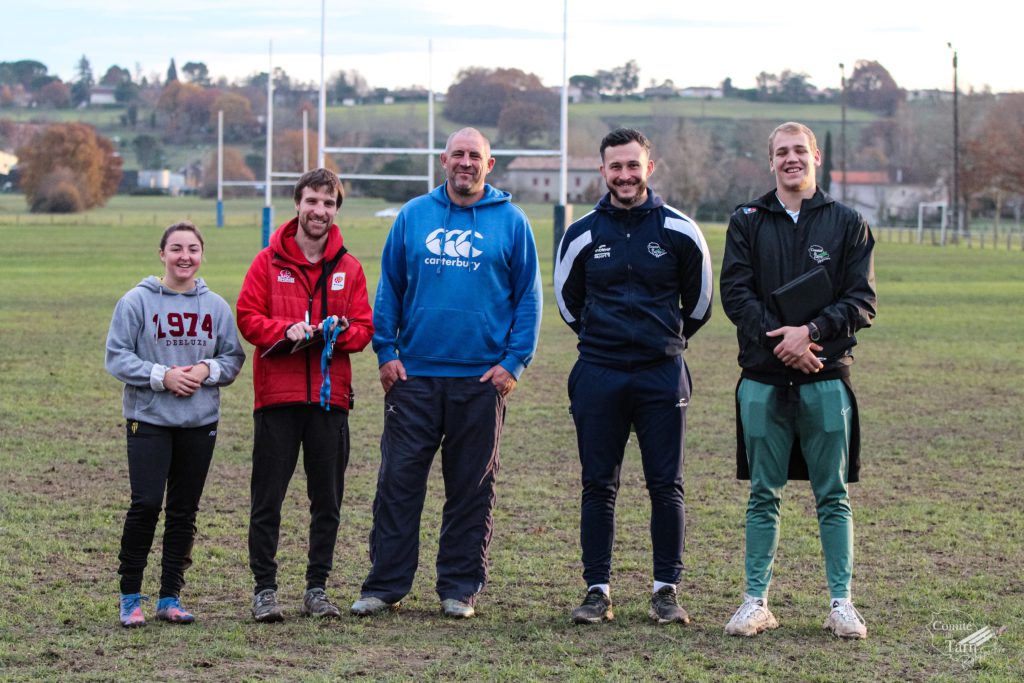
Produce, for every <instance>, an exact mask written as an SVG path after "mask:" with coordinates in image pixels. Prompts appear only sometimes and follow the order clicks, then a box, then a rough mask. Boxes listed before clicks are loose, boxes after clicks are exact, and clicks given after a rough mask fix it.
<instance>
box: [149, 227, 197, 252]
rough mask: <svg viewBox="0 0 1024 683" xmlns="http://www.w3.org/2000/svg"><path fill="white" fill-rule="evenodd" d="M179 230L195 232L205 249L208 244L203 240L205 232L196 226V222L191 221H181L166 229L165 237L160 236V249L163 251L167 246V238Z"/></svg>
mask: <svg viewBox="0 0 1024 683" xmlns="http://www.w3.org/2000/svg"><path fill="white" fill-rule="evenodd" d="M179 230H184V231H185V232H191V233H193V234H194V235H195V236H196V238H198V239H199V246H200V247H202V248H204V249H205V248H206V244H205V243H204V242H203V233H201V232H199V228H197V227H196V224H195V223H193V222H191V221H181V222H180V223H175V224H174V225H172V226H170V227H168V228H167V229H166V230H164V234H163V237H161V238H160V251H163V250H164V247H166V246H167V239H168V238H169V237H170V236H171V235H172V234H173V233H176V232H178V231H179Z"/></svg>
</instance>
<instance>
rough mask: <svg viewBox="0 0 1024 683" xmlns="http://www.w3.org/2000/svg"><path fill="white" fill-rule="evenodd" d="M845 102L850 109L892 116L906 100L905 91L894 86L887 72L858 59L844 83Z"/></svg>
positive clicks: (880, 66)
mask: <svg viewBox="0 0 1024 683" xmlns="http://www.w3.org/2000/svg"><path fill="white" fill-rule="evenodd" d="M846 92H847V102H849V103H850V106H851V107H857V108H859V109H867V110H869V111H874V112H878V113H880V114H884V115H886V116H892V115H893V114H895V113H896V111H897V110H898V109H899V106H900V104H902V103H903V101H904V100H906V91H905V90H903V88H901V87H899V86H898V85H896V80H895V79H894V78H893V77H892V75H890V74H889V71H888V70H887V69H886V68H885V67H884V66H882V65H881V64H879V63H878V62H875V61H869V60H866V59H859V60H857V63H856V64H854V67H853V74H852V75H851V76H850V78H849V80H847V81H846Z"/></svg>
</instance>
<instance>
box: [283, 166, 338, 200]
mask: <svg viewBox="0 0 1024 683" xmlns="http://www.w3.org/2000/svg"><path fill="white" fill-rule="evenodd" d="M307 187H312V188H313V189H314V190H320V189H324V188H326V189H327V190H328V191H331V190H334V191H336V192H337V193H338V206H341V203H342V202H343V201H345V190H344V188H343V187H342V186H341V180H339V179H338V176H336V175H334V171H332V170H330V169H327V168H315V169H313V170H312V171H306V172H305V173H304V174H302V177H301V178H299V182H297V183H295V193H294V194H295V203H296V204H298V203H299V201H300V200H301V199H302V191H303V190H304V189H306V188H307Z"/></svg>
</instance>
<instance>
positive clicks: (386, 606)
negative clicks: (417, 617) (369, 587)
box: [350, 596, 402, 617]
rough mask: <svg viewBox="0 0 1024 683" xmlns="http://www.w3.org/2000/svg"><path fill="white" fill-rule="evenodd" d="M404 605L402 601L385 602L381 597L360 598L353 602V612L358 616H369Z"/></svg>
mask: <svg viewBox="0 0 1024 683" xmlns="http://www.w3.org/2000/svg"><path fill="white" fill-rule="evenodd" d="M401 606H402V603H401V602H384V601H383V600H381V599H380V598H375V597H372V596H371V597H366V598H359V599H358V600H356V601H355V602H353V603H352V608H351V610H350V611H351V612H352V614H354V615H356V616H357V617H369V616H372V615H374V614H380V613H381V612H390V611H394V610H396V609H398V608H399V607H401Z"/></svg>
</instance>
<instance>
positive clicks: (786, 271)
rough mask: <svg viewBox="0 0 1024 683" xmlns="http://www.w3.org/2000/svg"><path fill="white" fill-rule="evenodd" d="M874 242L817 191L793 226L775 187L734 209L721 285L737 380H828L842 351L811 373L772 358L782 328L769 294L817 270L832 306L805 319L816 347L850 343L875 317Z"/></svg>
mask: <svg viewBox="0 0 1024 683" xmlns="http://www.w3.org/2000/svg"><path fill="white" fill-rule="evenodd" d="M874 246H875V240H874V238H873V237H872V236H871V231H870V230H869V229H868V225H867V223H866V222H865V221H864V219H863V218H862V217H861V215H860V214H859V213H857V212H856V211H854V210H853V209H851V208H849V207H847V206H844V205H842V204H840V203H838V202H836V201H835V200H834V199H832V198H831V197H830V196H828V195H827V194H825V193H824V192H822V191H821V190H820V189H818V190H816V191H815V193H814V196H813V197H811V198H810V199H805V200H804V201H803V204H802V205H801V207H800V216H799V220H798V221H797V222H796V223H794V222H793V219H792V218H790V217H789V214H787V213H786V209H785V207H784V206H783V205H782V203H781V202H780V201H779V199H778V197H777V196H776V194H775V190H772V191H771V192H768V193H767V194H765V195H763V196H762V197H759V198H758V199H755V200H754V201H752V202H750V203H747V204H741V205H740V206H739V207H738V208H737V209H736V211H735V212H733V214H732V217H731V218H730V219H729V230H728V232H727V233H726V238H725V258H724V260H723V261H722V274H721V280H720V286H721V289H722V307H723V308H724V309H725V314H726V315H727V316H728V317H729V320H731V321H732V322H733V324H735V325H736V336H737V337H738V338H739V346H740V353H739V364H740V367H741V368H743V376H744V377H750V378H751V379H756V380H757V381H760V382H765V383H767V384H790V383H798V384H799V383H804V382H806V381H820V380H824V379H835V377H836V376H837V374H844V373H843V371H844V370H845V366H849V365H850V364H851V363H852V362H853V358H852V356H850V353H849V349H846V350H845V351H843V352H842V353H841V354H839V355H837V357H834V358H829V359H828V361H827V362H826V364H825V368H824V369H823V370H822V371H821V372H819V373H817V374H816V375H805V374H804V373H802V372H800V371H799V370H794V369H792V368H789V367H787V366H786V365H785V364H784V363H783V362H782V361H780V360H779V359H778V358H776V357H775V354H774V352H773V350H774V348H775V346H776V345H777V344H778V343H779V342H780V341H781V340H782V338H781V337H767V336H765V333H766V332H769V331H771V330H774V329H778V328H779V327H782V322H781V321H780V319H779V315H778V312H777V311H775V310H774V304H773V303H772V301H771V293H772V292H773V291H774V290H775V289H777V288H779V287H780V286H782V285H784V284H786V283H788V282H790V281H791V280H793V279H794V278H796V277H797V276H799V275H802V274H803V273H806V272H807V271H809V270H811V269H812V268H814V267H816V266H819V265H821V266H824V267H825V270H827V271H828V274H829V277H830V279H831V280H832V303H831V304H830V305H828V306H826V307H825V308H823V309H822V310H821V312H820V313H819V314H818V315H817V317H815V318H814V319H813V321H812V320H807V321H804V323H805V324H806V323H809V322H813V323H814V324H815V325H817V326H818V330H819V332H820V333H821V341H822V342H834V341H837V340H842V339H845V338H850V339H849V340H848V343H849V345H850V348H852V346H853V344H856V337H854V333H855V332H856V331H857V330H859V329H861V328H863V327H870V326H871V321H872V320H873V319H874V317H875V304H876V297H875V266H874V257H873V250H874Z"/></svg>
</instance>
